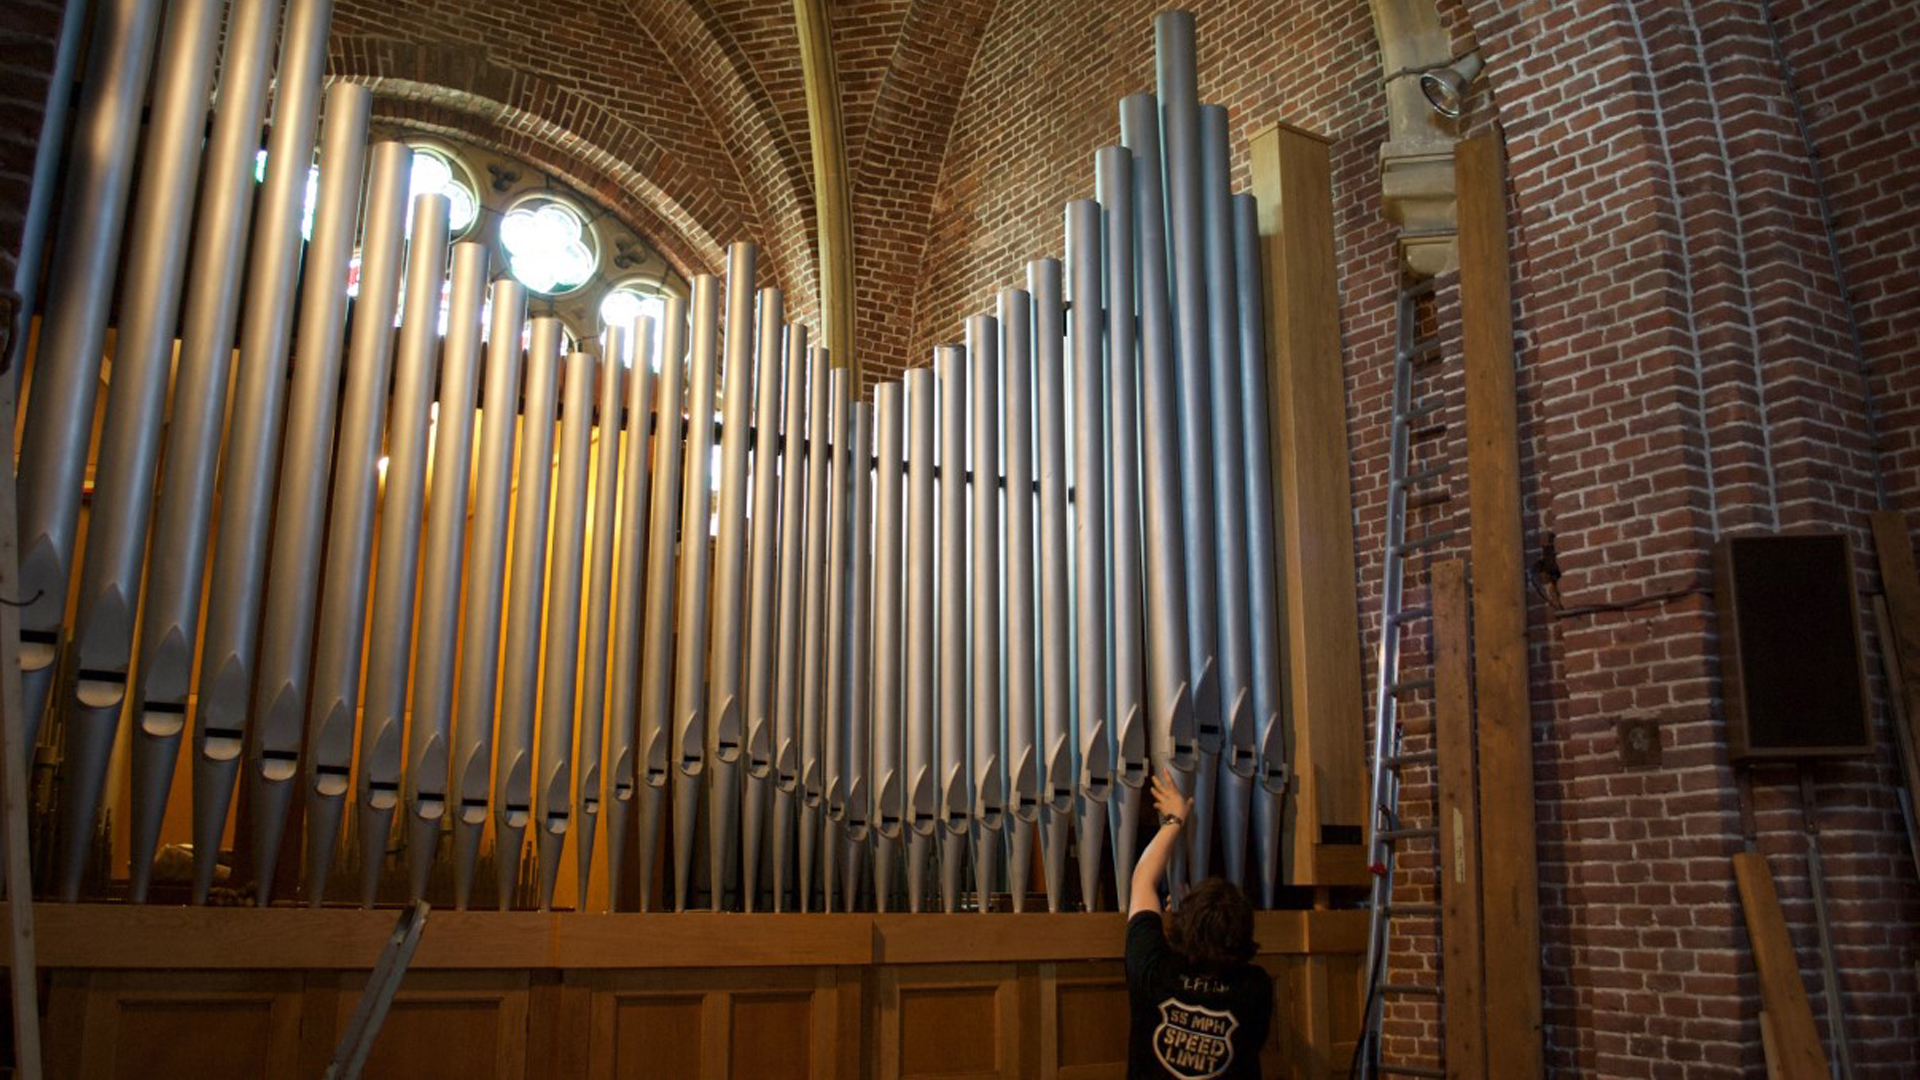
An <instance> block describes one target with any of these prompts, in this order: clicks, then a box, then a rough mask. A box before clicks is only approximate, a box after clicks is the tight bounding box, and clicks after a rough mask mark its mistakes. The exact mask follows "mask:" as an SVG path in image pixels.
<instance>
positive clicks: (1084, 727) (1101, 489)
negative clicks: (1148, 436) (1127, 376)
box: [1066, 199, 1113, 911]
mask: <svg viewBox="0 0 1920 1080" xmlns="http://www.w3.org/2000/svg"><path fill="white" fill-rule="evenodd" d="M1100 233H1101V218H1100V204H1099V203H1096V202H1094V201H1093V200H1092V199H1076V200H1074V201H1073V202H1070V203H1068V204H1067V211H1066V248H1067V344H1068V348H1069V352H1070V355H1071V365H1072V366H1071V373H1072V374H1071V380H1072V386H1071V401H1072V410H1073V419H1072V425H1073V538H1074V545H1073V551H1074V558H1073V591H1074V601H1075V603H1074V614H1075V616H1076V618H1075V625H1074V635H1073V637H1074V645H1075V654H1076V660H1075V664H1074V675H1075V678H1074V689H1075V691H1076V694H1075V698H1076V700H1075V705H1076V710H1075V717H1076V725H1075V726H1076V729H1077V732H1076V733H1077V734H1078V736H1079V746H1078V755H1077V756H1078V758H1079V765H1080V774H1079V785H1078V791H1077V793H1076V795H1077V802H1078V804H1079V828H1078V830H1077V831H1078V833H1079V838H1078V847H1079V851H1080V901H1081V903H1082V904H1084V905H1085V906H1086V909H1087V910H1088V911H1092V910H1094V909H1095V908H1096V907H1097V906H1098V905H1097V903H1096V900H1097V898H1098V896H1099V890H1100V884H1099V882H1100V853H1101V852H1103V851H1104V850H1106V846H1107V835H1106V833H1107V801H1108V799H1109V798H1110V797H1111V796H1112V793H1113V792H1112V789H1113V764H1112V762H1113V759H1112V756H1111V751H1110V750H1109V748H1108V745H1107V743H1108V734H1107V725H1108V723H1109V719H1108V716H1109V713H1108V705H1107V679H1108V672H1107V664H1108V662H1109V660H1110V656H1109V652H1108V642H1107V588H1108V584H1107V500H1106V457H1107V436H1106V410H1107V404H1106V398H1105V384H1106V380H1105V378H1104V376H1105V369H1106V363H1105V360H1106V338H1105V326H1104V325H1103V324H1104V318H1103V315H1104V312H1103V311H1102V309H1101V306H1100V299H1101V297H1100V293H1101V285H1102V278H1103V270H1102V262H1101V254H1100V251H1101V247H1100Z"/></svg>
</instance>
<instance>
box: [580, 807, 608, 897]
mask: <svg viewBox="0 0 1920 1080" xmlns="http://www.w3.org/2000/svg"><path fill="white" fill-rule="evenodd" d="M599 822H600V815H599V814H597V813H595V812H594V811H592V810H586V809H582V810H581V812H580V822H579V826H578V828H576V829H575V830H574V831H575V833H576V834H577V835H576V836H575V837H574V839H573V863H574V881H575V888H577V889H578V890H579V891H578V892H577V893H575V894H574V896H575V898H574V901H573V910H575V911H585V910H587V893H588V890H589V889H590V888H591V886H592V885H593V840H594V833H595V832H596V831H597V828H596V826H598V824H599ZM609 895H611V894H609ZM607 910H609V911H611V910H613V909H612V907H611V906H609V907H608V909H607Z"/></svg>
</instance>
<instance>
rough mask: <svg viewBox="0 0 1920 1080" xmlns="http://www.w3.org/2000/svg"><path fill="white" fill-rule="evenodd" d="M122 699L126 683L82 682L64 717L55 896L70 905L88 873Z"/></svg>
mask: <svg viewBox="0 0 1920 1080" xmlns="http://www.w3.org/2000/svg"><path fill="white" fill-rule="evenodd" d="M125 699H126V684H125V683H124V682H107V681H106V680H95V679H87V678H83V679H81V680H80V683H79V685H78V686H77V687H75V694H74V702H73V711H72V712H71V713H69V714H68V716H67V750H66V761H65V762H64V768H63V772H64V774H65V775H64V777H63V779H64V781H65V782H64V783H63V784H62V785H61V791H60V877H59V880H58V883H57V887H56V889H55V895H57V896H58V897H59V898H60V899H61V900H63V901H65V902H66V903H69V904H71V903H73V902H74V901H76V900H78V899H79V898H80V882H81V879H82V878H84V877H85V876H86V873H87V862H88V856H89V854H90V853H91V851H92V849H93V832H94V829H93V823H94V819H95V818H97V817H98V816H99V814H100V796H101V794H102V792H103V791H104V789H105V788H106V783H107V764H108V760H109V759H110V758H111V757H112V756H113V739H114V733H115V731H116V729H118V728H119V726H120V703H121V702H122V701H124V700H125Z"/></svg>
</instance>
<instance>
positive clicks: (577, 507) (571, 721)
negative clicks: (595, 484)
mask: <svg viewBox="0 0 1920 1080" xmlns="http://www.w3.org/2000/svg"><path fill="white" fill-rule="evenodd" d="M597 367H598V364H597V362H596V360H595V358H594V357H593V355H592V354H590V353H585V352H573V353H569V354H568V355H567V359H566V376H565V378H566V381H565V384H564V386H563V387H562V389H561V404H560V434H559V442H560V445H559V448H558V456H559V465H558V468H557V469H556V470H555V473H554V491H553V520H552V522H551V523H550V524H549V525H548V529H549V531H550V533H551V536H552V540H551V545H552V553H551V555H550V556H549V561H548V564H547V599H546V604H545V605H544V606H545V609H546V624H547V625H546V634H545V641H544V642H543V643H542V645H541V647H540V650H539V656H540V668H541V678H540V722H539V728H540V743H539V755H538V758H537V760H535V761H534V763H533V769H534V775H535V776H536V777H537V779H536V780H535V781H534V783H533V819H532V820H533V823H534V830H535V832H534V835H535V841H534V851H535V855H536V858H535V863H534V865H535V868H536V869H537V870H538V872H539V875H540V908H541V910H543V911H544V910H546V909H548V908H551V907H552V906H553V890H554V887H555V885H556V884H557V883H558V881H559V878H560V856H561V853H562V852H563V851H564V850H565V848H566V842H567V833H568V832H569V831H571V828H572V825H573V812H574V805H573V739H574V731H575V728H576V723H577V713H576V706H578V705H579V703H580V677H581V676H580V607H581V600H582V596H581V574H582V572H583V570H584V567H585V563H586V539H587V538H586V532H587V528H586V526H587V454H588V452H589V451H590V450H591V437H592V434H593V401H594V394H593V392H594V389H595V385H594V384H595V382H596V375H597V374H598V372H597V371H596V368H597ZM543 415H544V414H543ZM536 572H537V571H536ZM516 794H517V793H516Z"/></svg>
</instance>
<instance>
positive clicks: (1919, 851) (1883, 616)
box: [1873, 596, 1920, 870]
mask: <svg viewBox="0 0 1920 1080" xmlns="http://www.w3.org/2000/svg"><path fill="white" fill-rule="evenodd" d="M1873 625H1874V632H1875V633H1877V634H1878V635H1879V636H1880V663H1881V667H1882V668H1884V669H1885V671H1886V675H1887V696H1888V697H1889V698H1890V699H1891V700H1890V701H1889V702H1888V703H1887V707H1888V710H1889V712H1890V713H1891V715H1889V716H1888V717H1887V726H1888V727H1891V728H1892V729H1893V758H1894V765H1895V767H1896V770H1897V771H1898V772H1899V773H1900V778H1901V781H1902V782H1903V783H1905V784H1906V786H1907V789H1906V790H1905V791H1903V792H1899V793H1898V794H1899V795H1900V796H1901V803H1900V812H1901V817H1902V818H1903V819H1904V824H1905V825H1906V829H1907V850H1908V851H1909V852H1910V853H1911V854H1912V855H1913V868H1914V869H1915V870H1920V828H1916V824H1915V821H1914V809H1915V798H1916V796H1920V748H1916V747H1915V745H1914V740H1913V739H1912V738H1911V737H1910V736H1909V735H1908V733H1907V726H1908V725H1909V724H1911V723H1912V722H1913V712H1912V709H1911V708H1910V707H1909V706H1908V704H1907V687H1908V686H1910V685H1912V684H1911V683H1910V682H1908V680H1907V676H1906V674H1905V672H1903V671H1902V670H1901V666H1900V660H1899V657H1898V656H1896V655H1895V654H1896V653H1897V652H1898V650H1899V635H1898V634H1897V633H1896V632H1895V631H1894V629H1893V617H1892V616H1891V615H1889V614H1888V613H1887V598H1886V597H1884V596H1876V597H1874V598H1873Z"/></svg>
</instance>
